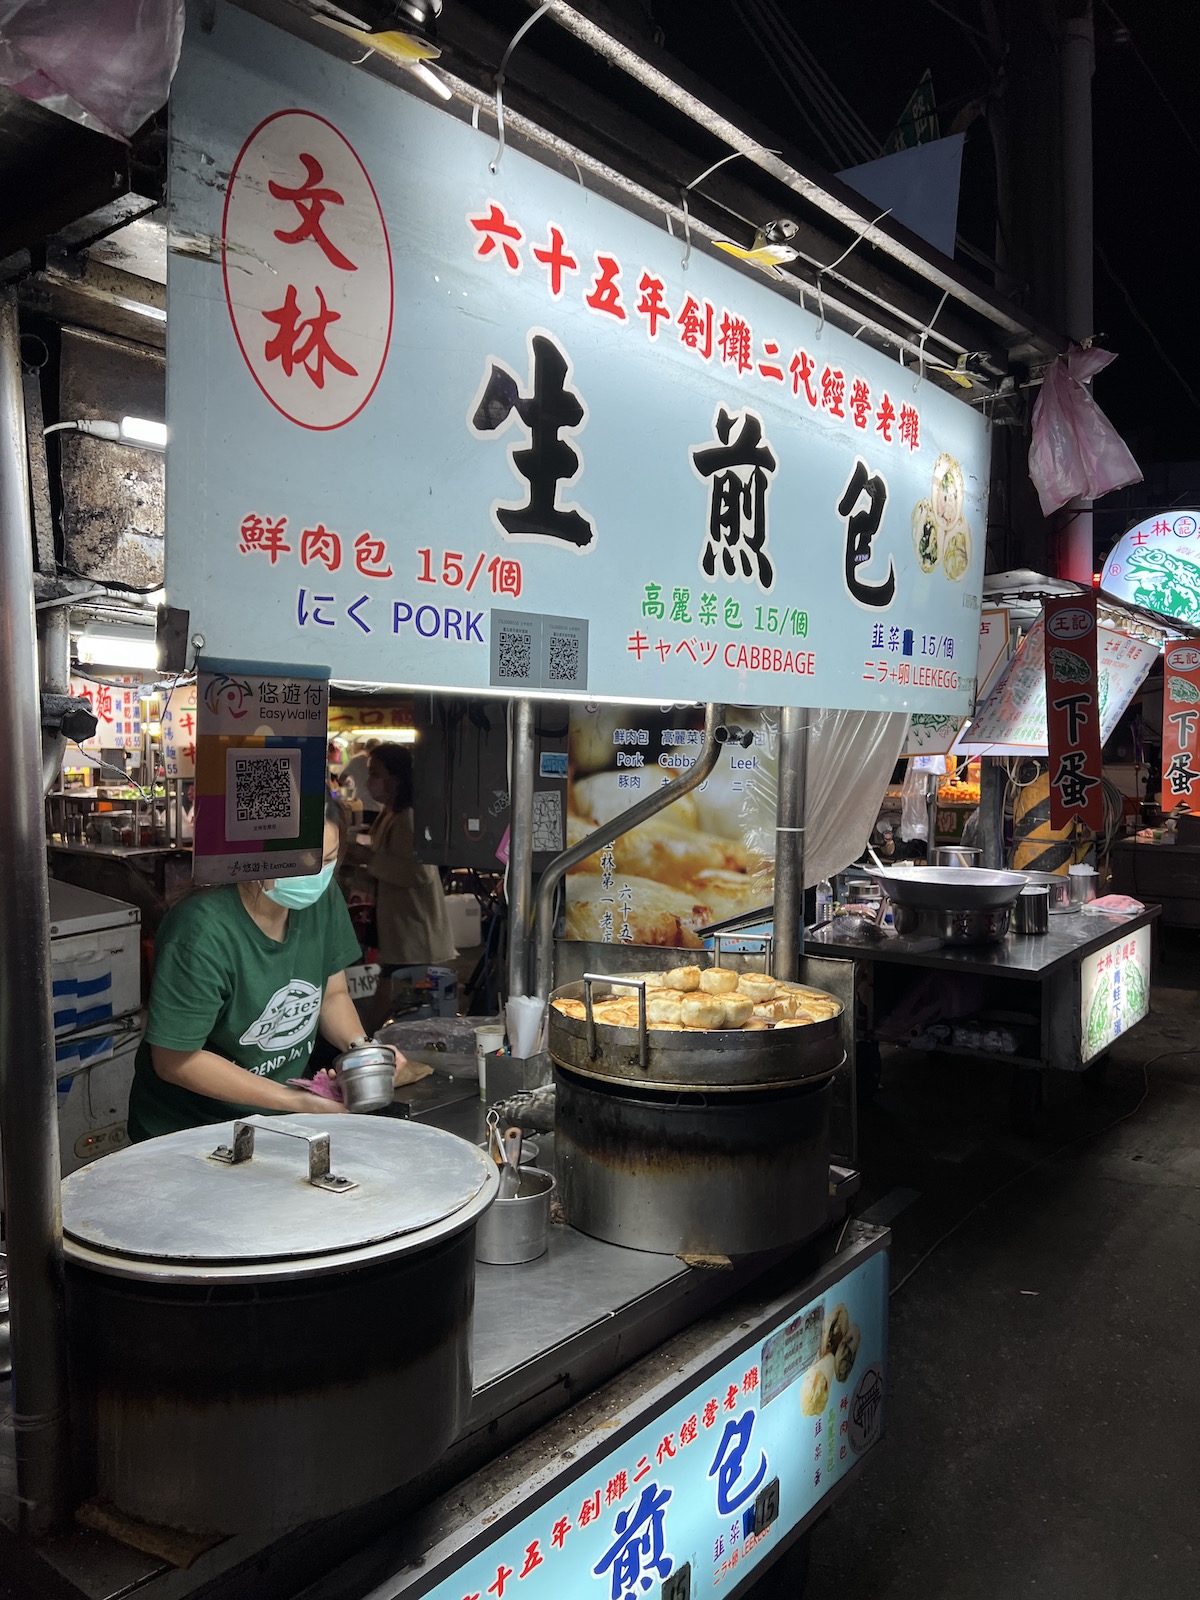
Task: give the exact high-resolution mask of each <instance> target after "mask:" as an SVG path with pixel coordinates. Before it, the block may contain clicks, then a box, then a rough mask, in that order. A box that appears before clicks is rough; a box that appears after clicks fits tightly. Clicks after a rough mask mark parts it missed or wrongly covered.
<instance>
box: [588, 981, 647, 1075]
mask: <svg viewBox="0 0 1200 1600" xmlns="http://www.w3.org/2000/svg"><path fill="white" fill-rule="evenodd" d="M594 983H611V984H612V985H613V986H614V987H617V986H620V987H621V988H624V989H636V990H637V1000H638V1065H639V1066H640V1067H641V1069H642V1071H643V1072H646V1071H648V1070H649V1067H650V1041H649V1036H648V1035H647V1033H646V980H645V978H618V977H615V976H614V977H606V976H605V974H604V973H602V972H585V973H584V975H583V1008H584V1011H585V1013H586V1015H587V1047H588V1057H589V1059H590V1060H592V1061H595V1059H596V1056H597V1053H598V1051H597V1046H596V1016H595V1013H594V1012H593V1010H592V985H593V984H594Z"/></svg>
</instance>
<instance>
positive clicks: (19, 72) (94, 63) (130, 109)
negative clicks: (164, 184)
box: [0, 0, 183, 140]
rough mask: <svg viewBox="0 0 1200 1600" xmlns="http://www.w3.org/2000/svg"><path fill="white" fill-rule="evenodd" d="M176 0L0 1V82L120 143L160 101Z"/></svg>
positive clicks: (168, 75)
mask: <svg viewBox="0 0 1200 1600" xmlns="http://www.w3.org/2000/svg"><path fill="white" fill-rule="evenodd" d="M182 43H183V0H86V3H85V0H0V83H3V84H6V85H7V86H8V87H9V88H10V89H12V90H13V91H14V92H15V93H17V94H19V95H21V96H23V97H24V98H25V99H26V100H32V101H33V102H34V103H35V104H37V105H41V106H44V107H45V108H46V109H47V110H48V111H56V112H58V114H59V115H60V116H63V117H67V118H68V119H69V120H70V121H71V122H77V123H79V124H80V125H81V126H82V127H84V128H90V129H91V130H92V131H93V132H94V133H105V134H108V135H109V137H110V138H113V139H122V140H128V139H129V138H130V137H131V135H132V134H134V133H136V131H137V130H138V128H140V127H141V125H142V123H143V122H145V121H146V119H147V118H148V117H151V116H153V115H154V113H155V112H156V111H157V110H158V109H159V107H160V106H162V105H165V104H166V100H167V95H168V93H169V92H170V88H171V79H172V78H173V77H174V76H175V68H176V67H177V66H178V64H179V48H180V45H181V44H182Z"/></svg>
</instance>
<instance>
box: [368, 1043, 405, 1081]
mask: <svg viewBox="0 0 1200 1600" xmlns="http://www.w3.org/2000/svg"><path fill="white" fill-rule="evenodd" d="M374 1042H375V1043H376V1044H377V1045H378V1046H379V1048H380V1049H381V1050H390V1051H391V1052H392V1088H393V1089H398V1088H399V1087H400V1085H401V1083H407V1082H408V1079H407V1077H406V1076H405V1068H406V1067H407V1066H408V1057H407V1056H402V1055H401V1054H400V1052H399V1050H397V1049H396V1046H395V1045H394V1044H382V1043H381V1042H380V1041H379V1040H378V1039H376V1040H375V1041H374Z"/></svg>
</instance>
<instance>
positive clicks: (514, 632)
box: [496, 623, 533, 683]
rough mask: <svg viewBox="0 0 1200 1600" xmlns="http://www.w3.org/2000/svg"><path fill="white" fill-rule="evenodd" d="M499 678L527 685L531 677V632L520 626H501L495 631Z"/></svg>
mask: <svg viewBox="0 0 1200 1600" xmlns="http://www.w3.org/2000/svg"><path fill="white" fill-rule="evenodd" d="M496 637H497V641H498V645H497V648H498V651H499V663H498V667H499V676H500V677H501V678H505V679H510V680H519V681H521V682H523V683H528V682H529V681H530V679H531V678H532V677H533V631H532V629H530V628H523V627H521V626H520V625H516V626H514V625H513V624H507V625H506V624H503V623H502V624H501V625H500V627H499V628H498V629H497V634H496Z"/></svg>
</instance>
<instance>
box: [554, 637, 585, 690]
mask: <svg viewBox="0 0 1200 1600" xmlns="http://www.w3.org/2000/svg"><path fill="white" fill-rule="evenodd" d="M548 675H549V678H550V682H551V683H574V682H575V680H576V679H577V678H578V677H579V635H578V634H577V633H552V634H551V635H550V649H549V674H548Z"/></svg>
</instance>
